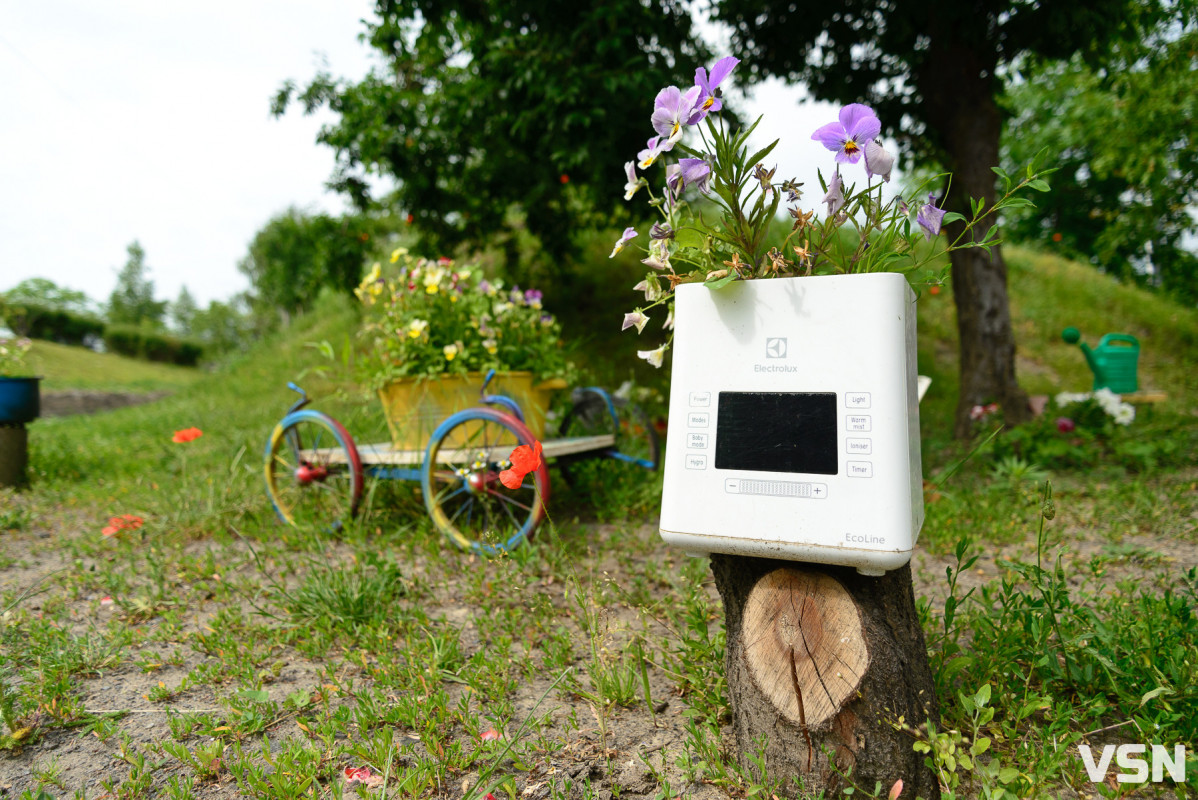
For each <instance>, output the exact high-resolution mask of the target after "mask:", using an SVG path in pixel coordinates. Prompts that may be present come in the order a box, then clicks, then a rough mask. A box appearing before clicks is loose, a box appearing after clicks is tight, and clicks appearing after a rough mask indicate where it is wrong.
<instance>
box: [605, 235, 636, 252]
mask: <svg viewBox="0 0 1198 800" xmlns="http://www.w3.org/2000/svg"><path fill="white" fill-rule="evenodd" d="M635 238H636V228H625V229H624V233H623V234H621V236H620V238H619V239H618V240H617V241H616V246H615V247H613V248H612V249H611V255H610V256H608V258H615V257H616V253H618V252H620V251H621V250H623V249H624V245H626V244H628V243H629V242H631V241H632V240H633V239H635Z"/></svg>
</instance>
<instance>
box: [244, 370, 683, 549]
mask: <svg viewBox="0 0 1198 800" xmlns="http://www.w3.org/2000/svg"><path fill="white" fill-rule="evenodd" d="M494 377H495V372H494V370H492V371H491V372H488V373H487V374H486V376H485V377H483V378H482V385H481V387H480V389H479V405H477V406H475V407H473V408H466V409H464V410H459V411H456V412H454V413H450V414H449V416H447V417H445V418H444V419H442V420H441V421H440V422H439V424H437V425H436V426H435V429H433V430H432V432H431V434H430V435H428V436H427V437H423V436H421V437H420V441H418V442H413V441H412V440H411V439H410V438H408V439H407V440H405V438H404V437H402V436H397V435H395V430H394V428H393V430H392V433H393V437H392V438H393V440H394V441H393V442H386V443H382V444H364V445H357V444H355V443H354V440H353V438H352V437H351V436H350V434H349V432H348V431H347V430H346V429H345V427H344V426H342V425H341V423H340V422H338V421H337V420H335V419H334V418H333V417H331V416H329V415H328V414H325V413H323V412H320V411H316V410H314V409H310V408H305V406H307V405H308V403H309V402H310V400H309V398H308V395H307V394H306V393H305V392H304V390H303V389H301V388H300V387H299V386H297V385H296V384H295V383H288V384H287V386H288V388H290V389H291V390H292V391H295V392H298V393H299V395H300V399H299V400H298V401H296V402H295V403H294V404H293V405H292V406H291V407H290V408H289V409H288V410H287V413H286V415H285V416H284V417H283V419H282V420H281V421H280V422H279V423H278V424H277V425H276V426H275V428H274V430H273V431H272V432H271V435H270V438H269V440H268V441H267V444H266V464H265V469H266V489H267V493H268V494H269V495H270V499H271V503H272V504H273V505H274V509H275V512H276V513H277V514H278V516H279V518H280V519H281V520H282V521H283V522H285V523H288V524H295V523H296V522H298V521H300V520H311V521H316V522H321V523H324V524H328V523H329V522H332V523H333V524H334V525H336V526H341V525H344V524H346V523H347V522H348V521H349V520H350V519H351V518H352V517H353V516H354V514H355V513H356V512H357V511H358V506H359V504H360V502H361V500H362V495H363V490H364V487H365V485H366V480H367V479H368V478H372V479H376V480H402V481H419V482H420V488H421V493H422V495H423V499H424V505H425V508H426V509H427V510H428V514H429V516H430V518H431V519H432V521H433V523H434V524H435V525H436V526H437V528H438V529H439V530H440V531H441V532H442V533H444V534H445V535H446V536H448V537H449V538H450V539H451V540H452V541H453V542H454V543H455V544H457V545H458V546H459V547H462V548H466V549H472V550H474V551H476V552H482V553H497V552H500V551H503V550H511V549H513V548H515V547H516V546H518V545H519V544H520V542H521V541H523V540H524V539H525V538H526V537H528V536H531V535H532V534H533V532H534V531H535V530H536V528H537V525H538V524H539V523H540V521H541V519H542V518H543V516H544V504H545V503H546V501H547V500H548V499H549V472H548V469H547V463H546V462H547V461H548V460H550V459H553V460H555V461H556V462H557V464H558V466H559V467H560V469H561V472H562V473H563V474H564V475H565V477H566V479H567V481H568V482H571V483H574V482H575V481H576V480H577V478H576V476H577V475H578V474H579V470H577V469H576V467H577V466H578V463H579V462H580V461H582V460H588V459H600V458H602V459H611V460H614V461H615V462H617V463H618V464H622V465H625V466H626V467H627V468H629V469H645V470H656V469H657V468H658V465H659V463H660V445H659V442H658V437H657V433H656V431H655V429H654V427H653V425H652V423H651V421H650V420H649V418H648V417H647V416H646V415H645V413H644V412H643V411H642V410H641V409H640V408H639V407H637V406H636V405H634V404H632V403H631V402H630V401H628V400H626V399H625V398H623V397H619V396H616V395H613V394H611V393H609V392H607V391H605V390H603V389H600V388H598V387H585V388H579V389H575V390H574V391H573V394H572V397H571V400H572V406H571V408H570V410H569V411H568V412H567V413H566V414H565V415H564V416H563V417H562V420H561V424H560V425H559V426H558V431H557V434H558V435H557V437H556V438H553V439H546V440H544V441H543V442H542V448H543V449H542V460H541V465H540V467H539V468H538V469H536V470H535V471H533V472H531V473H529V474H528V475H527V476H526V477H525V478H524V481H523V482H522V484H521V485H520V486H519V487H518V488H517V489H508V488H507V487H505V486H503V485H502V484H501V483H500V480H499V474H500V472H501V471H503V470H504V469H507V468H508V467H510V464H509V462H508V459H509V457H510V456H511V453H512V450H513V449H514V448H516V447H518V446H520V445H532V444H533V443H534V441H536V440H537V439H538V437H537V436H536V435H535V434H534V433H533V432H532V430H530V428H529V425H527V424H526V419H527V417H526V414H525V409H524V408H522V407H521V404H520V403H518V402H517V401H516V400H514V399H513V398H512V397H511V396H508V395H504V394H488V393H487V387H488V385H490V383H491V381H492V379H493V378H494ZM425 438H427V441H425ZM397 442H398V444H397Z"/></svg>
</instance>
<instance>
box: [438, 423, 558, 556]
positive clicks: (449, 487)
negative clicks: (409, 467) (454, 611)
mask: <svg viewBox="0 0 1198 800" xmlns="http://www.w3.org/2000/svg"><path fill="white" fill-rule="evenodd" d="M535 441H536V438H535V437H534V436H533V435H532V433H530V432H529V430H528V428H527V427H526V426H525V425H524V423H522V422H521V421H520V420H518V419H516V418H515V417H513V416H511V415H509V414H504V413H503V412H501V411H498V410H496V409H493V408H485V407H479V408H471V409H467V410H466V411H459V412H458V413H456V414H454V415H452V416H451V417H449V418H448V419H446V420H445V421H444V422H442V423H441V425H440V426H438V428H437V430H435V431H433V435H432V438H431V439H430V440H429V445H428V450H426V451H425V454H424V464H423V466H422V467H421V475H420V485H421V488H422V490H423V493H424V505H425V508H427V509H428V513H429V516H430V517H431V518H432V520H433V524H434V525H436V526H437V529H438V530H440V531H441V532H442V533H444V534H445V535H446V536H447V537H448V538H449V540H450V541H452V542H453V543H454V544H456V545H457V546H458V547H461V548H463V549H467V550H473V551H475V552H478V553H486V554H488V555H490V554H495V553H500V552H503V551H506V550H513V549H515V548H516V547H517V546H519V544H520V543H521V542H522V541H524V539H525V538H527V537H529V536H532V534H533V532H534V531H535V530H536V527H537V525H538V524H540V522H541V519H542V517H543V516H544V513H545V503H546V502H547V501H548V499H549V471H548V469H546V466H545V461H544V459H542V460H541V464H540V466H539V467H538V468H537V469H536V470H534V471H533V472H530V473H529V474H528V475H527V476H525V478H524V481H523V483H522V484H521V485H520V486H519V487H518V488H517V489H509V488H507V487H506V486H504V485H503V484H502V483H501V482H500V479H499V474H500V473H501V472H502V471H503V470H505V469H508V468H509V467H510V466H511V463H510V461H509V459H510V457H511V454H512V451H513V450H515V449H516V448H517V447H519V446H520V445H528V446H532V445H533V443H534V442H535Z"/></svg>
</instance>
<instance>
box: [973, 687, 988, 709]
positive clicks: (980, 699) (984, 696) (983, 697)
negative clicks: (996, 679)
mask: <svg viewBox="0 0 1198 800" xmlns="http://www.w3.org/2000/svg"><path fill="white" fill-rule="evenodd" d="M973 699H974V700H976V701H977V704H978V705H979V706H984V705H986V704H987V703H989V702H990V684H988V683H983V684H982V688H980V689H978V690H977V693H976V694H974V696H973Z"/></svg>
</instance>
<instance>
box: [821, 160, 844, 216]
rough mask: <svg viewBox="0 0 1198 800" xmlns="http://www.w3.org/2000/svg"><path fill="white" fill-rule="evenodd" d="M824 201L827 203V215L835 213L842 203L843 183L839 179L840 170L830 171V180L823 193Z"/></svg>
mask: <svg viewBox="0 0 1198 800" xmlns="http://www.w3.org/2000/svg"><path fill="white" fill-rule="evenodd" d="M824 202H825V203H827V204H828V216H829V217H832V216H835V215H836V212H838V211H840V209H841V207H842V206H843V205H844V184H843V183H841V180H840V170H836V171H835V172H833V173H832V180H831V181H829V182H828V193H827V194H826V195H824Z"/></svg>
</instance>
